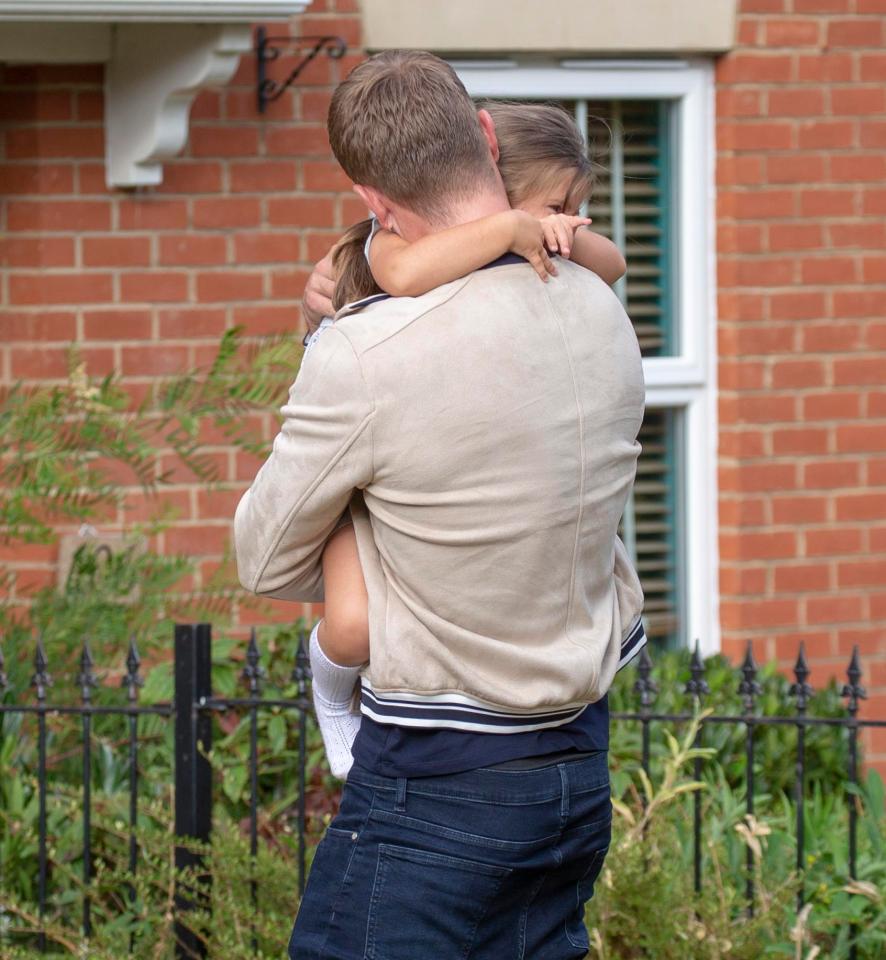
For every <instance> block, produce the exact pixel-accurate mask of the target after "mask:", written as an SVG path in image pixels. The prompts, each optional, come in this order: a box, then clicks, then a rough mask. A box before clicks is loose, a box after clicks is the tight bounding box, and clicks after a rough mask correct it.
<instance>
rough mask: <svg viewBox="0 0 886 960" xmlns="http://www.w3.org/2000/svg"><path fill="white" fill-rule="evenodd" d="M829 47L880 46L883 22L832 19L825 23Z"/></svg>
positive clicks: (881, 43)
mask: <svg viewBox="0 0 886 960" xmlns="http://www.w3.org/2000/svg"><path fill="white" fill-rule="evenodd" d="M827 45H828V46H829V47H880V46H882V45H883V24H882V22H881V21H879V20H862V19H858V18H856V19H852V20H832V21H831V22H830V23H828V25H827Z"/></svg>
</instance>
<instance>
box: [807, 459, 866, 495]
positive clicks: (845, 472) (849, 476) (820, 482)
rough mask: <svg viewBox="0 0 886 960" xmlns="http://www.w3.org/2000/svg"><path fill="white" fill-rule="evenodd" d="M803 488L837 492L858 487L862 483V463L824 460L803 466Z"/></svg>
mask: <svg viewBox="0 0 886 960" xmlns="http://www.w3.org/2000/svg"><path fill="white" fill-rule="evenodd" d="M802 469H803V486H804V488H807V489H822V490H836V489H839V488H841V487H856V486H858V485H859V483H860V482H861V463H859V462H858V461H854V460H822V461H819V462H817V463H807V464H805V465H804V466H803V468H802Z"/></svg>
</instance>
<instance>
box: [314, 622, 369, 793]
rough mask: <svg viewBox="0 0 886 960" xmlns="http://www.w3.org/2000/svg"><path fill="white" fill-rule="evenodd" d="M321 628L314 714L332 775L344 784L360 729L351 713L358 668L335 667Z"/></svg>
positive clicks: (316, 646)
mask: <svg viewBox="0 0 886 960" xmlns="http://www.w3.org/2000/svg"><path fill="white" fill-rule="evenodd" d="M319 627H320V624H319V623H318V624H317V625H316V626H315V627H314V629H313V630H312V631H311V644H310V658H311V672H312V674H313V685H312V689H313V693H314V711H315V713H316V715H317V723H318V724H319V726H320V733H321V734H322V736H323V746H324V747H326V756H327V758H328V759H329V769H330V770H331V771H332V775H333V776H335V777H338V778H339V780H344V779H345V778H346V777H347V775H348V771H349V770H350V769H351V764H352V763H353V762H354V758H353V756H352V755H351V747H352V746H353V744H354V740H355V739H356V737H357V731H358V730H359V729H360V714H359V713H356V714H355V713H352V712H351V701H352V699H353V696H354V686H355V685H356V683H357V678H358V677H359V676H360V668H359V667H342V666H339V664H337V663H333V662H332V661H331V660H330V659H329V658H328V657H327V656H326V654H325V653H324V652H323V651H322V649H321V648H320V641H319V639H318V637H317V633H318V630H319Z"/></svg>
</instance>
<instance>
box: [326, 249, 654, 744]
mask: <svg viewBox="0 0 886 960" xmlns="http://www.w3.org/2000/svg"><path fill="white" fill-rule="evenodd" d="M336 327H337V329H338V332H339V333H340V334H341V335H342V336H344V337H345V338H347V340H348V341H349V342H350V345H351V347H352V348H353V351H354V353H355V355H356V359H357V362H358V365H359V369H360V376H361V379H362V384H361V385H360V389H361V390H362V389H365V391H366V395H367V400H368V403H369V406H370V407H371V409H372V422H371V426H370V431H371V449H372V467H371V479H369V482H368V483H367V484H366V485H365V487H364V499H365V505H366V511H367V513H368V518H369V521H370V522H371V529H370V524H369V523H367V522H365V517H361V515H360V511H359V509H358V510H357V514H358V515H357V532H358V540H359V543H360V551H361V561H362V565H363V567H364V572H365V574H366V578H367V587H368V590H369V598H370V635H371V659H370V667H369V672H368V681H369V682H368V683H367V684H366V687H367V688H368V690H369V691H370V698H371V700H372V701H374V704H373V707H374V709H375V710H376V711H377V714H376V715H377V716H378V718H379V719H381V718H385V719H386V720H387V721H388V722H391V720H392V719H396V718H398V716H399V717H400V719H402V715H403V709H402V708H403V702H404V701H403V699H402V697H401V696H399V695H401V694H406V695H407V698H408V700H409V701H410V702H412V703H413V704H423V705H425V706H426V707H430V706H431V705H432V703H433V701H432V700H430V699H429V698H431V697H437V698H439V696H440V695H443V694H448V695H452V694H455V695H457V696H459V697H461V698H462V701H460V702H461V703H462V707H463V709H462V712H461V715H460V716H459V718H458V720H459V724H458V725H460V726H461V727H462V728H466V727H467V725H468V724H476V723H478V722H479V723H480V724H481V725H482V723H483V721H482V719H480V714H479V713H476V712H475V711H480V712H482V710H483V709H484V707H490V708H495V709H497V710H499V711H504V712H505V714H507V713H508V712H510V713H512V714H514V715H517V716H520V715H523V716H524V721H525V722H530V723H531V722H533V721H537V722H539V723H543V722H544V717H545V716H548V715H550V716H551V718H552V720H551V722H553V720H554V718H553V715H552V714H549V713H548V711H550V708H551V707H556V708H562V707H563V706H565V705H570V704H571V705H575V704H579V703H585V702H588V701H593V700H596V699H597V698H598V697H599V696H601V695H602V694H603V693H605V691H606V689H607V688H608V686H609V684H610V683H611V680H612V676H613V675H614V672H615V669H616V666H617V664H618V660H619V656H620V650H621V641H622V639H623V637H624V635H625V634H626V633H627V631H628V630H630V628H631V627H632V626H633V625H634V624H635V623H636V621H637V619H638V618H639V614H640V603H641V597H640V591H639V586H638V584H637V582H636V577H635V575H634V574H633V571H632V570H631V569H630V567H629V565H628V564H627V563H626V560H625V558H624V556H623V555H620V557H619V563H620V569H619V571H618V574H619V579H618V586H616V581H615V580H614V578H613V566H614V563H615V562H616V561H615V552H614V551H615V550H616V537H615V534H616V528H617V525H618V521H619V518H620V516H621V513H622V511H623V508H624V504H625V500H626V498H627V496H628V491H629V489H630V486H631V483H632V482H633V479H634V473H635V467H636V458H637V455H638V453H639V446H638V444H637V443H636V435H637V431H638V430H639V426H640V422H641V419H642V413H643V382H642V370H641V366H640V357H639V351H638V347H637V342H636V337H635V336H634V333H633V329H632V327H631V325H630V322H629V321H628V319H627V317H626V316H625V313H624V310H623V309H622V307H621V305H620V304H619V302H618V300H617V299H616V297H615V296H614V294H613V293H612V292H611V290H610V289H609V288H608V287H607V286H605V285H604V284H603V283H602V282H601V281H600V280H598V278H596V277H595V276H594V275H593V274H590V273H589V272H588V271H586V270H583V269H582V268H580V267H576V266H574V265H572V264H570V263H564V264H562V265H561V276H560V277H558V278H556V279H554V280H552V281H551V282H550V283H548V284H542V283H541V282H540V281H539V279H538V277H537V276H536V275H535V273H534V272H533V271H532V269H531V268H530V267H529V266H528V265H526V264H525V263H521V262H517V263H512V264H508V265H502V266H493V267H492V268H489V269H486V270H482V271H478V272H477V273H475V274H473V275H472V276H471V277H469V278H466V279H464V280H461V281H457V282H455V283H453V284H448V285H446V286H445V287H442V288H440V289H439V290H437V291H434V292H432V293H431V294H428V295H427V296H425V297H420V298H417V299H414V300H400V301H390V300H389V301H384V302H381V303H375V304H373V305H371V306H369V307H368V308H367V309H366V310H364V311H360V312H358V313H356V314H355V315H354V316H352V317H345V318H342V319H340V320H339V321H338V323H337V324H336ZM317 359H318V360H319V359H320V358H319V357H318V358H317ZM618 549H619V550H620V551H623V548H621V545H620V544H618ZM438 702H440V701H439V699H438ZM444 702H445V705H446V707H452V705H453V701H452V700H451V698H450V699H447V700H446V701H444ZM365 706H366V704H365V702H364V708H365ZM409 712H410V714H411V715H412V719H413V721H415V716H414V711H413V710H410V711H409ZM526 714H533V715H534V716H533V717H532V718H530V717H526V716H525V715H526ZM423 716H424V723H423V724H422V725H428V726H435V725H456V724H455V723H452V717H453V715H452V714H451V713H445V712H444V711H442V710H438V711H434V710H426V711H425V714H424V715H423ZM447 717H448V719H447ZM556 719H559V718H556ZM505 720H506V717H503V716H499V715H497V716H496V717H495V720H494V722H495V723H501V722H505ZM509 722H513V723H517V722H519V721H516V720H514V719H513V718H511V720H510V721H509ZM478 728H479V727H478Z"/></svg>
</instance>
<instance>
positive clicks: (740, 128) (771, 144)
mask: <svg viewBox="0 0 886 960" xmlns="http://www.w3.org/2000/svg"><path fill="white" fill-rule="evenodd" d="M717 146H718V147H719V149H720V150H753V151H765V150H790V149H792V147H793V146H794V127H793V125H792V124H791V123H788V122H786V121H779V122H775V121H771V120H768V121H766V120H761V121H746V120H741V121H720V122H719V123H718V124H717Z"/></svg>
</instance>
